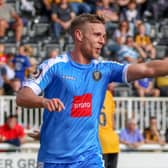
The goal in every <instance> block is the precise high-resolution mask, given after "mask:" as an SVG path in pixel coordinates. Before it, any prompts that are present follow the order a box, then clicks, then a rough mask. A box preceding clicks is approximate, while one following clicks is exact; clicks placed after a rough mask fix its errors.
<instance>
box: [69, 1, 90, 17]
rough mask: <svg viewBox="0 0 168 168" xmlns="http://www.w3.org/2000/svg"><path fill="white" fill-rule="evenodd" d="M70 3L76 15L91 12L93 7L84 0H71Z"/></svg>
mask: <svg viewBox="0 0 168 168" xmlns="http://www.w3.org/2000/svg"><path fill="white" fill-rule="evenodd" d="M69 3H70V6H71V7H72V10H73V11H74V12H75V14H76V15H79V14H82V13H91V7H90V6H89V4H87V3H85V1H84V0H69Z"/></svg>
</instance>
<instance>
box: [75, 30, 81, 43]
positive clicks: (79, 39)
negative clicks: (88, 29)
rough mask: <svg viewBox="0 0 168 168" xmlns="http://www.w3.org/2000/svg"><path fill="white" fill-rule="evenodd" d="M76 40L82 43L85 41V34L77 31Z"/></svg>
mask: <svg viewBox="0 0 168 168" xmlns="http://www.w3.org/2000/svg"><path fill="white" fill-rule="evenodd" d="M75 38H76V40H77V41H80V42H81V41H82V40H83V33H82V31H81V30H79V29H77V30H76V31H75Z"/></svg>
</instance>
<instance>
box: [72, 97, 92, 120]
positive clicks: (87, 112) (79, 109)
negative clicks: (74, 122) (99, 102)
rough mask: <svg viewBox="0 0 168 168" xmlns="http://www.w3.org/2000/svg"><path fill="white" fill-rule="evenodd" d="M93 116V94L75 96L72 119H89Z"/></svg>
mask: <svg viewBox="0 0 168 168" xmlns="http://www.w3.org/2000/svg"><path fill="white" fill-rule="evenodd" d="M91 114H92V94H84V95H81V96H74V98H73V102H72V108H71V117H89V116H91Z"/></svg>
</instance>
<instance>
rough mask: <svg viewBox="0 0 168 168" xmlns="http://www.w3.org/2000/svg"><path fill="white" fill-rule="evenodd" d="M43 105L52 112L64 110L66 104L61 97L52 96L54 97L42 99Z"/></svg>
mask: <svg viewBox="0 0 168 168" xmlns="http://www.w3.org/2000/svg"><path fill="white" fill-rule="evenodd" d="M42 104H43V107H44V108H46V109H48V110H49V111H50V112H52V111H58V112H60V111H62V110H64V109H65V106H64V104H63V103H62V101H61V100H60V99H57V98H52V99H43V100H42Z"/></svg>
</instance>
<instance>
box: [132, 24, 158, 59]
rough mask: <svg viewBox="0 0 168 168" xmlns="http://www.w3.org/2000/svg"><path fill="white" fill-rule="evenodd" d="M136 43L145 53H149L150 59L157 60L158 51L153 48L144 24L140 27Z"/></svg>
mask: <svg viewBox="0 0 168 168" xmlns="http://www.w3.org/2000/svg"><path fill="white" fill-rule="evenodd" d="M135 42H136V43H137V45H139V46H140V47H141V48H142V49H143V50H144V51H145V52H147V53H148V56H149V58H150V59H155V58H156V49H155V47H154V46H153V44H152V42H151V39H150V37H149V36H148V35H146V29H145V26H144V24H143V23H141V24H139V25H138V32H137V35H136V36H135Z"/></svg>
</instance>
